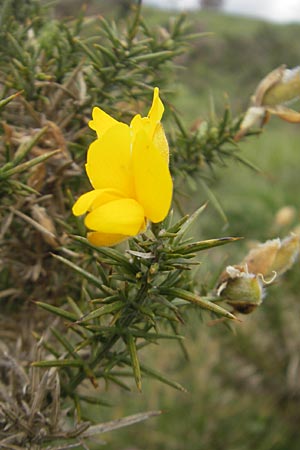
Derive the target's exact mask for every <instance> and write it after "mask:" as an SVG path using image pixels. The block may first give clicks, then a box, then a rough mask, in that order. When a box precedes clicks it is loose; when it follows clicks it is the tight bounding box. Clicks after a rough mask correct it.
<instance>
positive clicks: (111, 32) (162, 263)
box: [0, 0, 240, 448]
mask: <svg viewBox="0 0 300 450" xmlns="http://www.w3.org/2000/svg"><path fill="white" fill-rule="evenodd" d="M22 5H23V6H22ZM16 6H18V7H19V9H18V15H17V16H16V17H14V16H13V15H12V12H13V11H14V8H15V7H16ZM1 23H2V24H3V26H2V28H1V39H0V42H1V43H2V42H5V43H6V45H2V44H1V46H0V58H1V69H0V88H1V99H2V100H1V103H0V108H1V111H0V113H1V134H2V140H1V144H0V163H1V168H0V194H1V196H0V198H1V202H0V219H1V229H0V245H1V261H0V263H1V266H0V283H1V287H2V292H1V297H2V298H3V299H4V300H5V308H3V310H5V311H4V315H8V316H10V317H11V320H14V319H15V324H16V329H18V328H19V327H20V328H21V329H22V330H23V332H22V333H21V334H24V327H26V326H27V325H28V323H27V322H25V321H23V320H20V314H22V311H24V314H26V307H28V305H26V304H28V303H31V302H34V305H35V306H34V307H32V308H30V315H29V318H28V321H29V323H30V326H31V327H32V328H31V329H32V330H33V332H34V334H35V336H36V338H37V339H38V340H40V339H41V340H40V344H39V345H40V346H42V347H43V354H42V355H41V358H38V361H36V362H35V363H34V366H35V369H30V375H28V374H27V372H28V373H29V369H28V366H29V364H30V363H32V359H35V358H34V357H33V356H32V354H31V353H30V352H27V357H23V358H22V362H21V363H19V362H18V361H17V357H18V355H13V356H12V357H11V358H8V357H7V356H5V355H4V356H3V358H4V366H5V367H6V366H7V367H8V368H9V371H10V373H11V375H12V383H13V382H14V380H15V378H16V377H18V376H19V375H18V374H19V373H21V372H20V370H21V369H20V370H19V365H20V364H22V366H23V367H25V369H26V373H24V371H22V376H21V377H19V379H20V380H23V379H25V378H26V377H27V378H26V379H27V384H28V386H30V387H29V390H28V391H27V392H25V393H22V395H21V400H20V403H18V404H17V406H16V410H15V412H14V414H13V415H12V414H10V413H9V412H8V411H9V408H10V405H11V403H12V402H13V400H12V397H13V396H14V395H15V394H16V395H17V394H18V395H19V393H20V386H21V384H22V383H21V384H20V385H19V390H18V391H17V392H15V391H13V390H12V389H11V388H10V387H9V388H8V390H9V392H10V394H9V395H8V397H5V396H3V397H2V399H1V408H2V410H3V411H4V412H3V414H2V413H1V414H2V415H1V422H0V426H1V427H2V428H0V430H1V432H2V435H1V434H0V436H1V438H2V442H1V441H0V445H1V444H3V440H4V442H5V439H8V440H9V445H11V446H12V447H11V448H18V447H13V446H14V445H15V446H23V447H21V448H34V445H37V446H38V445H40V446H41V448H43V447H42V446H43V445H44V443H45V442H44V441H45V439H44V437H43V436H47V437H49V439H50V434H51V433H52V434H51V439H52V440H53V439H54V437H55V436H56V437H57V439H58V440H59V439H62V440H63V439H64V438H65V437H77V435H78V433H79V431H80V433H81V434H80V436H81V437H84V436H91V435H92V433H93V430H94V431H95V430H96V431H97V430H99V429H100V428H94V429H93V427H90V425H89V424H88V425H87V427H89V428H88V430H87V431H86V432H85V431H84V430H85V427H86V425H85V424H83V425H82V423H81V421H82V417H81V414H80V403H81V401H85V402H86V401H87V402H91V403H95V402H96V403H97V402H98V399H96V400H95V398H94V397H91V396H88V395H85V393H84V392H85V389H86V388H87V386H88V388H90V387H91V385H93V386H94V387H98V386H100V384H99V382H100V380H104V381H105V382H107V383H108V382H110V383H114V384H117V385H119V386H121V387H123V388H125V389H128V385H127V383H125V382H124V376H128V374H130V375H131V376H132V375H133V378H134V380H135V383H136V386H137V388H138V389H141V383H142V375H144V374H145V375H147V376H151V377H153V378H156V379H158V380H160V381H163V382H165V383H167V384H169V385H171V386H173V387H176V388H179V389H183V388H182V387H181V386H180V385H179V384H178V383H176V382H174V381H173V380H170V379H169V378H168V377H166V376H165V375H163V374H161V373H160V372H159V371H157V369H156V368H152V367H148V366H147V365H144V364H141V363H140V361H139V351H140V350H141V349H142V348H143V347H145V346H146V345H149V344H151V343H153V342H156V341H159V340H162V339H177V340H178V341H180V342H181V340H182V338H181V336H180V335H179V330H178V324H179V323H182V322H183V321H184V320H183V316H184V313H183V311H184V309H185V308H186V307H187V306H188V305H191V304H192V305H196V306H197V307H198V308H199V310H200V311H201V310H208V311H210V312H211V313H212V314H213V315H214V316H215V315H221V316H224V317H226V318H229V319H235V317H234V316H233V315H232V314H231V313H230V312H228V310H226V309H224V308H223V307H221V306H219V305H217V304H216V303H215V302H214V301H211V299H209V298H203V297H201V296H200V295H199V292H200V289H201V283H199V282H198V283H196V280H195V279H194V277H193V270H192V268H193V266H194V265H195V266H197V265H198V264H199V261H198V259H197V257H196V256H197V254H198V253H199V252H200V251H203V250H207V249H210V248H212V247H215V246H218V245H223V244H226V243H229V242H232V241H233V240H234V239H233V238H221V239H212V240H209V241H197V240H196V241H194V240H193V239H192V238H189V235H188V232H189V228H190V226H191V225H192V224H193V223H194V222H195V221H196V219H197V217H198V216H199V214H200V212H202V208H200V209H199V210H198V211H197V212H196V213H195V214H194V215H193V216H192V217H191V218H188V217H186V216H185V217H183V218H181V219H179V220H178V219H173V218H172V216H170V217H168V218H167V219H166V221H165V222H164V223H163V224H160V225H157V226H153V227H152V229H149V230H147V232H145V233H144V234H142V235H141V236H139V237H137V238H135V239H132V240H131V241H130V242H129V249H128V250H127V251H124V248H119V249H103V248H98V249H96V248H92V247H91V246H90V245H89V244H88V243H87V242H86V240H85V239H84V238H83V237H82V235H83V233H84V230H83V224H82V221H81V220H78V219H75V218H73V217H72V216H71V212H70V211H71V205H72V203H73V200H74V197H77V196H78V195H79V194H81V193H82V191H83V188H84V184H85V183H86V178H85V177H84V176H83V161H84V158H85V153H86V150H87V146H88V144H89V142H90V140H91V138H90V134H89V131H88V129H87V122H88V119H89V116H90V112H91V109H92V106H94V105H97V104H99V105H101V107H102V108H103V109H105V110H106V111H107V112H115V113H116V114H114V115H116V117H118V118H120V119H122V120H126V118H127V114H130V115H132V112H133V113H136V112H139V111H142V110H143V109H144V104H145V102H146V101H147V103H148V101H149V97H150V96H151V95H152V90H153V87H154V86H156V85H159V86H160V87H162V88H163V92H165V95H166V96H167V92H168V89H169V86H170V81H171V80H172V78H170V77H173V65H174V59H175V58H176V57H177V56H178V55H179V54H180V53H182V52H184V51H185V50H186V42H187V41H188V40H189V39H191V38H195V36H193V35H192V34H189V32H188V31H187V29H186V26H185V22H184V19H183V17H178V18H177V19H175V20H173V21H171V23H170V26H169V28H161V29H159V30H156V31H155V32H154V31H153V30H150V29H149V28H148V27H147V25H146V24H145V23H144V21H143V19H142V18H141V5H140V3H139V4H138V5H137V7H136V8H134V9H133V11H132V14H131V15H130V16H129V17H128V18H127V22H125V23H124V22H120V23H118V24H116V23H114V22H108V21H107V20H105V19H103V18H101V19H94V18H84V16H83V15H81V16H80V17H79V18H77V19H74V20H71V21H69V22H63V21H59V20H49V18H48V16H47V14H46V12H45V11H44V10H43V8H41V5H40V2H36V1H34V0H31V1H28V2H26V4H23V2H17V1H14V0H6V1H5V4H4V7H3V8H2V11H1ZM171 74H172V75H171ZM175 125H176V127H178V130H177V131H173V132H172V133H170V134H172V136H175V137H172V138H171V139H170V141H171V152H172V151H173V152H174V161H173V162H172V168H173V173H174V174H175V176H176V177H177V176H180V177H182V178H183V179H185V178H186V177H190V179H192V177H195V176H198V175H199V176H200V177H202V176H203V173H204V171H205V170H206V169H207V168H208V167H211V166H212V167H213V165H214V164H216V162H219V161H222V158H223V157H224V156H228V157H229V158H236V155H238V147H237V144H234V143H233V135H234V133H235V130H236V127H237V126H238V120H235V121H234V120H232V119H231V118H230V116H229V115H228V113H227V111H226V112H225V113H224V118H223V119H222V120H221V121H220V122H219V123H215V124H213V125H212V126H210V125H207V126H206V127H204V126H202V128H201V126H200V128H199V130H196V131H195V130H194V131H190V130H185V129H184V128H183V127H182V126H181V124H180V120H179V119H178V117H177V116H175ZM173 126H174V123H173ZM227 145H229V146H230V148H229V150H228V149H227V147H226V146H227ZM238 158H240V156H238ZM207 172H208V171H207ZM176 195H177V193H176V192H175V196H176ZM74 235H76V237H74ZM36 303H37V304H38V305H39V306H40V307H41V308H38V307H37V305H36ZM23 308H24V309H23ZM42 309H43V310H44V311H42ZM45 310H46V311H47V312H48V313H51V314H47V315H46V316H45ZM55 316H56V318H55ZM41 317H42V318H43V321H41V320H40V318H41ZM58 319H63V320H58ZM48 327H49V328H50V329H51V336H50V335H47V339H46V338H45V337H44V338H42V337H41V336H40V335H41V334H42V331H43V329H45V328H48ZM58 344H59V346H58ZM27 345H28V347H32V343H31V342H28V343H27ZM11 348H13V346H9V349H11ZM5 351H6V350H5ZM10 351H11V350H10ZM25 353H26V352H25ZM38 366H39V368H37V367H38ZM40 367H43V368H44V370H45V374H44V375H41V370H43V369H41V368H40ZM49 367H51V369H50V370H49ZM56 367H59V368H60V369H61V370H60V372H58V373H59V375H57V372H56V369H55V368H56ZM35 371H37V372H35ZM23 375H24V377H25V378H24V377H23ZM30 377H32V378H30ZM36 377H37V378H40V380H41V386H42V388H43V389H44V390H43V391H42V390H41V388H38V389H37V391H36V392H35V390H36V386H37V383H36ZM42 380H43V383H42ZM2 383H4V386H8V385H9V380H6V378H5V375H4V378H3V381H2ZM58 386H59V392H58ZM5 389H6V388H4V391H5ZM4 391H3V392H4ZM70 398H71V399H72V400H73V406H72V408H73V410H76V411H77V414H78V417H77V421H78V423H80V424H79V425H77V424H75V425H74V427H73V428H72V427H71V428H70V429H67V430H65V429H64V426H65V425H64V423H63V421H64V418H65V417H66V414H67V405H68V408H69V407H70V406H69V405H70V404H69V403H67V400H70ZM59 399H60V402H59ZM99 403H101V402H99ZM37 404H38V406H39V408H36V405H37ZM26 405H27V406H26ZM37 410H38V411H39V414H40V415H39V414H38V413H37ZM58 410H59V411H58ZM18 417H19V419H18V420H17V419H16V418H18ZM53 417H54V418H55V419H53V420H54V422H53V420H52V418H53ZM146 417H147V414H146V415H143V417H139V418H135V420H139V419H140V420H142V419H144V418H146ZM13 420H17V422H16V423H17V427H18V428H17V433H16V430H14V429H13V425H12V423H13ZM32 421H35V428H32V426H31V425H32ZM61 423H62V425H58V424H61ZM101 426H102V425H101ZM45 427H46V428H45ZM60 427H62V428H60ZM81 427H82V428H81ZM112 427H116V424H113V425H112ZM104 428H105V427H104ZM19 430H20V433H19ZM41 430H44V431H43V433H44V434H43V433H42V434H43V436H42V435H41ZM61 430H62V431H61ZM101 430H102V428H101ZM35 431H36V433H35ZM34 433H35V434H34ZM63 433H65V435H64V434H63ZM72 433H73V436H72ZM84 433H90V434H84ZM5 445H8V444H5ZM37 448H39V447H37ZM48 448H51V447H48ZM54 448H55V447H54Z"/></svg>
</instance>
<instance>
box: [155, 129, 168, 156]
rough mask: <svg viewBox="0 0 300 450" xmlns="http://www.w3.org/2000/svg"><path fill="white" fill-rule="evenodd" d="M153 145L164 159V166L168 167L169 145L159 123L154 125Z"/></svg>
mask: <svg viewBox="0 0 300 450" xmlns="http://www.w3.org/2000/svg"><path fill="white" fill-rule="evenodd" d="M153 144H154V145H155V147H156V148H157V149H158V150H159V151H160V154H161V155H162V157H163V158H164V160H165V162H166V164H168V165H169V144H168V141H167V138H166V135H165V132H164V129H163V126H162V124H161V123H158V124H157V125H156V128H155V131H154V135H153Z"/></svg>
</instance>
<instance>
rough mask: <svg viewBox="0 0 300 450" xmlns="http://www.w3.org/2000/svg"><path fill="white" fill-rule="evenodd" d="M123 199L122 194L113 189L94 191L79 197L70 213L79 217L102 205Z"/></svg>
mask: <svg viewBox="0 0 300 450" xmlns="http://www.w3.org/2000/svg"><path fill="white" fill-rule="evenodd" d="M119 198H123V195H122V192H119V191H116V190H114V189H94V190H93V191H89V192H86V193H85V194H83V195H81V196H80V197H79V198H78V200H77V201H76V202H75V203H74V205H73V208H72V212H73V214H74V216H81V215H82V214H84V213H86V212H87V211H92V210H93V209H95V208H98V207H99V206H101V205H103V204H104V203H108V202H111V201H113V200H118V199H119Z"/></svg>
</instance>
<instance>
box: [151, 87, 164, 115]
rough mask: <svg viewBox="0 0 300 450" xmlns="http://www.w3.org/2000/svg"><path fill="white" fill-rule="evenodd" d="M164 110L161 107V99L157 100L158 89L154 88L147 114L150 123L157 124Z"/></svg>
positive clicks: (162, 106)
mask: <svg viewBox="0 0 300 450" xmlns="http://www.w3.org/2000/svg"><path fill="white" fill-rule="evenodd" d="M164 110H165V108H164V105H163V103H162V101H161V99H160V98H159V89H158V87H156V88H154V92H153V100H152V106H151V108H150V111H149V113H148V117H149V119H150V120H151V121H152V122H156V123H158V122H159V121H160V120H161V118H162V115H163V113H164Z"/></svg>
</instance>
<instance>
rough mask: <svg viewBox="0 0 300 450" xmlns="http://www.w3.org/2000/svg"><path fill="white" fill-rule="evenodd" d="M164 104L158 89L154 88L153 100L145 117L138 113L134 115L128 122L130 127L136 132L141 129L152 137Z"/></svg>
mask: <svg viewBox="0 0 300 450" xmlns="http://www.w3.org/2000/svg"><path fill="white" fill-rule="evenodd" d="M164 109H165V108H164V105H163V103H162V101H161V100H160V98H159V89H158V88H154V93H153V101H152V106H151V108H150V111H149V113H148V116H147V117H141V115H140V114H137V115H136V116H134V118H133V119H132V121H131V123H130V128H131V129H132V130H133V132H134V133H135V134H136V133H138V131H139V130H141V129H143V130H144V131H145V132H146V133H147V134H148V135H149V137H150V139H153V135H154V134H155V132H156V129H157V126H158V125H159V122H160V120H161V118H162V115H163V112H164Z"/></svg>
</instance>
